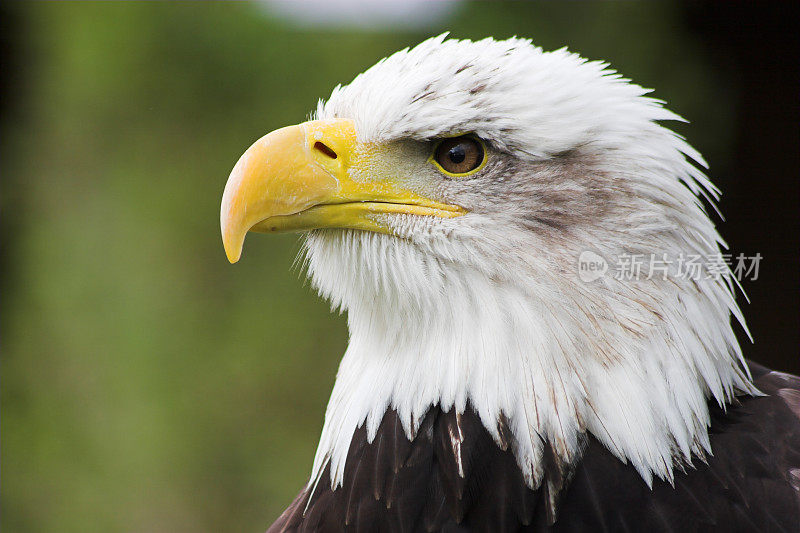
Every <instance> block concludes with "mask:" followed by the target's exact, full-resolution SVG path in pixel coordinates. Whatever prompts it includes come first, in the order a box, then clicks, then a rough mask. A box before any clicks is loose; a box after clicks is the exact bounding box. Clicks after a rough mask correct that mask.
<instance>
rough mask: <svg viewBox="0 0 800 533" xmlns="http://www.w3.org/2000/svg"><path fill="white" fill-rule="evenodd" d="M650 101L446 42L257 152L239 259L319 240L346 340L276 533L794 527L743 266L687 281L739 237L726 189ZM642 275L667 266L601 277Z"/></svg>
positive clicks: (782, 399) (791, 438) (250, 164)
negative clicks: (257, 241)
mask: <svg viewBox="0 0 800 533" xmlns="http://www.w3.org/2000/svg"><path fill="white" fill-rule="evenodd" d="M647 93H648V91H647V90H645V89H643V88H642V87H640V86H638V85H635V84H633V83H631V82H630V81H629V80H627V79H624V78H622V77H621V76H620V75H619V74H617V73H616V72H615V71H613V70H610V69H609V68H608V65H607V64H605V63H601V62H596V61H587V60H585V59H583V58H581V57H580V56H578V55H576V54H573V53H570V52H568V51H567V50H565V49H562V50H556V51H553V52H545V51H543V50H542V49H541V48H538V47H535V46H534V45H532V44H531V42H530V41H528V40H523V39H516V38H515V39H510V40H503V41H498V40H493V39H485V40H481V41H476V42H473V41H467V40H452V39H447V38H446V36H440V37H437V38H433V39H429V40H427V41H425V42H423V43H421V44H419V45H418V46H416V47H415V48H413V49H405V50H402V51H400V52H397V53H395V54H394V55H392V56H390V57H388V58H386V59H383V60H381V61H379V62H378V63H377V64H376V65H374V66H373V67H371V68H370V69H369V70H367V71H365V72H364V73H362V74H360V75H359V76H357V77H356V78H355V79H354V80H353V81H352V82H351V83H350V84H349V85H346V86H338V87H336V88H335V89H334V90H333V93H332V94H331V96H330V98H329V99H328V100H327V101H326V102H323V101H320V103H319V105H318V107H317V110H316V114H315V116H314V117H313V118H314V120H311V121H309V122H305V123H302V124H299V125H296V126H289V127H286V128H282V129H279V130H276V131H273V132H272V133H269V134H268V135H266V136H264V137H262V138H261V139H259V140H258V141H256V142H255V143H254V144H253V145H252V146H251V147H250V148H249V149H248V150H247V151H246V152H245V153H244V155H242V157H241V158H240V159H239V161H238V162H237V163H236V166H235V167H234V169H233V171H232V173H231V175H230V177H229V180H228V182H227V186H226V187H225V192H224V195H223V198H222V207H221V227H222V237H223V243H224V246H225V251H226V253H227V255H228V258H229V260H230V261H231V262H235V261H237V260H238V259H239V256H240V254H241V250H242V245H243V241H244V238H245V235H246V233H247V232H248V231H255V232H266V233H272V232H284V231H301V232H305V253H306V259H307V270H308V273H309V276H310V278H311V280H312V282H313V285H314V286H315V287H316V289H317V290H318V291H319V293H320V294H321V295H322V296H324V297H325V298H327V299H329V300H330V302H331V303H332V305H333V306H334V307H335V308H338V309H340V310H342V311H345V312H346V313H347V321H348V327H349V332H350V340H349V345H348V347H347V350H346V352H345V354H344V356H343V358H342V361H341V365H340V367H339V371H338V374H337V377H336V383H335V385H334V388H333V392H332V395H331V398H330V402H329V404H328V408H327V412H326V414H325V423H324V427H323V429H322V435H321V438H320V442H319V447H318V450H317V454H316V457H315V459H314V463H313V469H312V472H311V476H310V480H309V482H308V484H307V485H306V486H305V487H303V489H302V490H301V491H300V494H299V495H298V496H297V498H296V499H295V501H294V502H293V503H292V504H291V505H290V506H289V507H288V509H287V510H286V511H285V512H284V513H283V514H282V515H281V517H280V518H279V519H278V520H277V522H276V523H275V524H274V525H273V526H272V528H271V529H270V531H338V530H348V531H350V530H353V531H681V532H686V531H709V530H714V531H726V532H728V531H795V532H796V531H800V379H799V378H797V377H795V376H791V375H788V374H781V373H779V372H774V371H770V370H768V369H765V368H762V367H760V366H758V365H756V364H753V363H750V365H749V367H748V364H747V362H746V361H745V359H744V357H743V354H742V350H741V348H740V346H739V343H738V341H737V338H736V336H735V335H734V331H733V329H732V325H731V317H734V318H735V319H736V321H738V322H739V323H740V324H741V325H742V327H743V328H744V329H745V331H746V326H745V325H744V319H743V317H742V314H741V312H740V310H739V307H738V306H737V304H736V302H735V299H734V288H735V286H734V281H735V280H734V278H733V276H732V274H731V272H730V269H728V268H727V267H726V268H723V269H719V268H717V269H712V268H711V267H710V266H708V265H705V264H704V266H703V268H702V269H700V270H699V271H696V272H695V273H694V274H695V275H687V273H686V272H685V271H684V270H681V264H680V263H681V258H685V257H689V256H698V257H703V258H707V257H711V256H718V255H719V254H720V250H721V247H722V246H724V244H723V241H722V240H721V238H720V236H719V234H718V233H717V231H716V229H715V227H714V224H713V223H712V221H711V220H710V218H709V216H708V215H707V213H706V210H705V207H704V206H705V205H706V204H704V203H703V202H704V200H703V198H705V201H707V202H708V203H710V204H711V205H714V201H715V200H716V199H717V197H718V194H719V192H718V190H717V189H716V188H715V186H714V185H713V184H712V183H711V182H710V181H709V180H708V178H707V177H706V175H705V174H704V173H703V171H702V170H701V167H702V168H704V167H705V166H706V165H705V163H704V161H703V159H702V157H701V156H700V154H699V153H697V152H696V151H695V150H694V149H693V148H692V147H691V146H689V144H687V143H686V142H685V141H684V140H683V138H681V137H680V136H678V135H676V134H675V133H673V132H672V131H671V130H669V129H667V128H665V127H664V126H662V125H661V124H660V122H661V121H665V120H680V118H679V117H678V116H677V115H675V114H673V113H672V112H670V111H668V110H667V109H666V108H665V107H664V106H663V102H661V101H659V100H655V99H653V98H651V97H648V96H646V95H647ZM586 253H589V254H591V257H592V258H593V259H595V260H596V262H597V265H599V266H598V271H597V272H594V275H592V276H590V277H587V276H581V272H580V269H579V267H578V263H579V258H580V257H581V255H582V254H586ZM636 256H639V257H645V258H651V257H654V256H655V257H658V258H660V259H663V265H662V269H661V270H660V271H659V272H658V273H656V274H655V275H653V273H652V272H651V273H649V274H647V275H645V274H646V273H645V272H644V271H642V272H641V275H635V276H634V275H619V274H620V273H619V272H616V271H615V269H613V268H611V267H609V265H615V264H620V262H621V261H623V258H625V257H636ZM664 265H665V266H664ZM600 267H603V268H600ZM637 274H638V273H637Z"/></svg>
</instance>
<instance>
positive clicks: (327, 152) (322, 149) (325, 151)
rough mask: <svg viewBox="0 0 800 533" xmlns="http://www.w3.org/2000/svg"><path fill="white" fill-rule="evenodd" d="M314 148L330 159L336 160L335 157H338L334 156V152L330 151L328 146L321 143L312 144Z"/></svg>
mask: <svg viewBox="0 0 800 533" xmlns="http://www.w3.org/2000/svg"><path fill="white" fill-rule="evenodd" d="M314 148H315V149H316V150H319V151H320V152H322V153H323V154H325V155H326V156H328V157H330V158H331V159H336V158H337V157H339V156H337V155H336V152H334V151H333V150H331V148H330V147H329V146H327V145H326V144H325V143H321V142H319V141H317V142H315V143H314Z"/></svg>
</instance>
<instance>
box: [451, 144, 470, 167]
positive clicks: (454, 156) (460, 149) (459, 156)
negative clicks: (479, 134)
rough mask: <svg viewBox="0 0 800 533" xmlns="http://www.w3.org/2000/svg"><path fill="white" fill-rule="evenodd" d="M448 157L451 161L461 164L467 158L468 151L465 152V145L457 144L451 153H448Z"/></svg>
mask: <svg viewBox="0 0 800 533" xmlns="http://www.w3.org/2000/svg"><path fill="white" fill-rule="evenodd" d="M447 157H449V158H450V161H452V162H453V163H461V162H462V161H464V159H465V158H466V157H467V151H466V150H464V146H463V145H461V144H457V145H455V146H453V147H452V148H450V151H449V152H447Z"/></svg>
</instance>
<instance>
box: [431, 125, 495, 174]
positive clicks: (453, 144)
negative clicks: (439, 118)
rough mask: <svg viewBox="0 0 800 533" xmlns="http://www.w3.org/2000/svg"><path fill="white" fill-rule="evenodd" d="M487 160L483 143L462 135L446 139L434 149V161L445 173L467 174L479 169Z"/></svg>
mask: <svg viewBox="0 0 800 533" xmlns="http://www.w3.org/2000/svg"><path fill="white" fill-rule="evenodd" d="M485 160H486V151H485V150H484V148H483V143H481V142H480V141H479V140H478V139H475V138H474V137H471V136H467V135H462V136H461V137H450V138H448V139H444V140H443V141H441V142H440V143H439V144H438V145H437V146H436V149H435V150H434V151H433V161H434V163H435V164H436V166H438V167H439V169H440V170H442V171H443V172H444V173H445V174H447V175H450V176H465V175H468V174H471V173H473V172H475V171H477V170H479V169H480V168H481V167H482V166H483V163H484V162H485Z"/></svg>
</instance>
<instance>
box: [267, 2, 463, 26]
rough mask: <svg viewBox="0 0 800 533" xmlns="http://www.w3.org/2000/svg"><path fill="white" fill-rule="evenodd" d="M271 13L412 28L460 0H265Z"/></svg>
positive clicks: (440, 17)
mask: <svg viewBox="0 0 800 533" xmlns="http://www.w3.org/2000/svg"><path fill="white" fill-rule="evenodd" d="M262 2H263V5H264V6H265V7H266V9H267V11H269V12H270V13H271V14H272V15H274V16H276V17H278V18H280V19H283V20H286V21H289V22H293V23H295V24H297V25H299V26H311V27H330V28H363V29H387V28H392V29H393V28H396V29H410V28H425V27H429V26H434V25H436V24H437V23H440V22H442V21H444V20H446V19H447V18H448V17H449V16H450V15H451V14H452V13H454V12H455V10H456V7H457V5H458V4H459V3H460V2H461V0H262Z"/></svg>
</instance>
